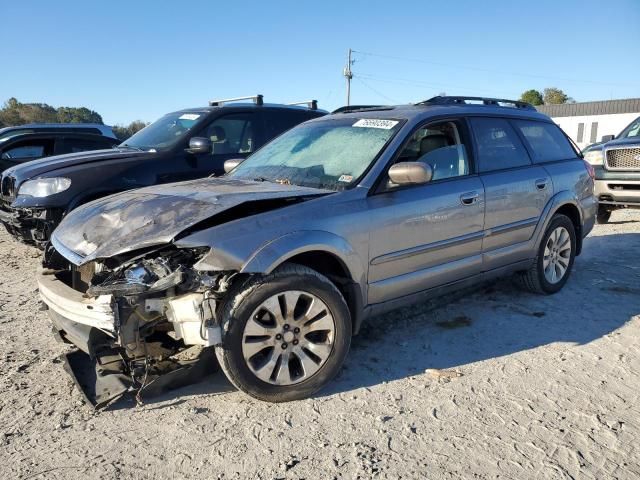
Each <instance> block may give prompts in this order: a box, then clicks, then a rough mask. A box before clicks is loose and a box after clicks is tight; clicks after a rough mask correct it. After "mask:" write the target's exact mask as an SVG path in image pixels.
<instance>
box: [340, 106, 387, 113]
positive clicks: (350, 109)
mask: <svg viewBox="0 0 640 480" xmlns="http://www.w3.org/2000/svg"><path fill="white" fill-rule="evenodd" d="M387 106H388V105H345V106H344V107H340V108H336V109H335V110H334V111H333V112H331V113H349V112H357V111H360V110H369V109H372V110H373V109H376V108H385V107H387Z"/></svg>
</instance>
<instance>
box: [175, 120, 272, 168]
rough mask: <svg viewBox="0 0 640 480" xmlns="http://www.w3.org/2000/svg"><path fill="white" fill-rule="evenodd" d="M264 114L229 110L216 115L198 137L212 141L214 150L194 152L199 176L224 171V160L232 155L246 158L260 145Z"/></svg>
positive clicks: (232, 156)
mask: <svg viewBox="0 0 640 480" xmlns="http://www.w3.org/2000/svg"><path fill="white" fill-rule="evenodd" d="M260 117H261V115H260V114H259V113H256V112H240V113H229V114H227V115H223V116H220V117H217V118H215V119H214V120H213V121H211V122H210V123H209V124H208V125H206V126H205V127H204V128H202V129H201V130H200V131H199V132H198V133H197V134H195V135H194V136H196V137H205V138H208V139H210V140H211V145H212V148H211V152H209V153H203V154H197V155H192V154H187V155H192V157H193V158H192V159H191V162H192V163H193V165H194V167H195V170H196V171H197V176H198V177H206V176H208V175H211V174H214V175H222V174H224V162H225V161H226V160H229V159H232V158H246V157H247V156H248V155H249V154H251V153H252V152H253V151H254V150H255V149H256V148H257V146H256V143H257V140H258V135H259V132H260V130H261V128H260V126H261V123H260V121H261V118H260Z"/></svg>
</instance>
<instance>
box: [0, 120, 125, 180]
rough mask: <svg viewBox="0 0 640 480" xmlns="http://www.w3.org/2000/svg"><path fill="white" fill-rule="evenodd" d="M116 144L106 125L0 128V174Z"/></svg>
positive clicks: (50, 125)
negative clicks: (48, 159) (20, 165)
mask: <svg viewBox="0 0 640 480" xmlns="http://www.w3.org/2000/svg"><path fill="white" fill-rule="evenodd" d="M118 143H120V141H119V140H118V139H117V138H116V137H115V135H114V134H113V130H111V127H108V126H106V125H97V124H80V123H79V124H52V123H39V124H29V125H20V126H16V127H5V128H0V172H2V171H3V170H5V169H7V168H9V167H13V166H14V165H17V164H19V163H24V162H28V161H31V160H35V159H37V158H42V157H49V156H51V155H63V154H65V153H75V152H84V151H87V150H99V149H102V148H111V147H113V146H114V145H117V144H118Z"/></svg>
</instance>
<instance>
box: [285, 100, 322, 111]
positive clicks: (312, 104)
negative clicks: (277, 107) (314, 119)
mask: <svg viewBox="0 0 640 480" xmlns="http://www.w3.org/2000/svg"><path fill="white" fill-rule="evenodd" d="M287 105H292V106H293V105H306V106H307V108H309V109H310V110H317V109H318V100H305V101H304V102H293V103H287Z"/></svg>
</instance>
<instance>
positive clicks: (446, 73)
mask: <svg viewBox="0 0 640 480" xmlns="http://www.w3.org/2000/svg"><path fill="white" fill-rule="evenodd" d="M0 18H1V19H2V22H1V25H2V26H1V27H0V45H2V55H1V57H0V58H1V62H2V63H1V65H2V66H1V67H0V71H1V72H2V73H0V102H3V101H5V100H6V99H8V98H9V97H12V96H13V97H17V98H18V100H20V101H22V102H46V103H49V104H51V105H54V106H62V105H65V106H86V107H89V108H92V109H94V110H96V111H98V112H99V113H100V114H101V115H102V116H103V119H104V121H105V122H106V123H110V124H113V123H128V122H130V121H132V120H135V119H142V120H146V121H152V120H154V119H156V118H158V117H159V116H160V115H162V114H164V113H166V112H168V111H171V110H177V109H180V108H184V107H190V106H200V105H204V104H206V102H207V100H209V99H211V98H220V97H223V98H224V97H233V96H241V95H248V94H254V93H263V94H264V95H265V99H266V101H269V102H290V101H297V100H306V99H308V98H316V99H318V100H319V101H320V106H321V107H322V108H327V109H333V108H335V107H338V106H341V105H343V104H344V103H345V81H344V78H343V77H342V69H343V67H344V65H345V63H346V52H347V49H348V48H349V47H351V48H353V49H354V50H356V51H357V52H367V54H364V53H356V54H355V55H354V58H355V64H354V65H353V67H352V68H353V73H354V79H353V83H352V103H389V102H394V103H395V102H398V103H406V102H409V101H417V100H421V99H426V98H429V97H430V96H433V95H435V94H438V93H439V92H443V91H444V92H446V93H448V94H450V95H454V94H460V95H474V94H477V95H484V96H499V97H507V98H513V97H518V96H519V94H520V93H521V92H522V91H524V90H526V89H528V88H538V89H542V88H544V87H547V86H556V87H559V88H562V89H563V90H564V91H565V92H566V93H568V94H569V95H570V96H572V97H573V98H575V99H576V100H577V101H588V100H600V99H609V98H626V97H637V96H640V53H639V50H638V49H639V47H640V0H609V1H607V2H603V1H590V0H578V1H561V0H554V1H547V0H538V1H534V0H528V1H516V0H512V1H506V0H505V1H489V0H483V1H479V0H478V1H456V0H449V1H446V2H432V1H427V0H422V1H416V2H413V1H406V2H405V1H389V0H387V1H367V2H364V1H363V2H360V1H347V0H342V1H329V0H323V1H316V2H305V1H277V0H274V1H264V0H263V1H259V2H251V1H243V2H216V1H198V0H192V1H190V2H160V1H142V0H140V1H129V2H125V1H118V0H114V1H111V2H99V3H98V2H88V1H86V0H84V1H72V0H57V1H55V2H52V1H37V0H31V1H26V0H21V1H10V0H0Z"/></svg>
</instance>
